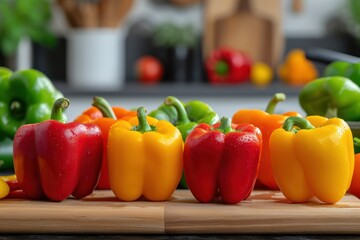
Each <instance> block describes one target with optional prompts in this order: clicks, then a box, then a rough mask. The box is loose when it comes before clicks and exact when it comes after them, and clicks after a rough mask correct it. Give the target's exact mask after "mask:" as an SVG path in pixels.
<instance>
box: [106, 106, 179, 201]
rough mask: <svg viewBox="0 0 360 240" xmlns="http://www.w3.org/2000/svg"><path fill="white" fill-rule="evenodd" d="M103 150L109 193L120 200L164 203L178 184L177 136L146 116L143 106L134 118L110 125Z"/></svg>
mask: <svg viewBox="0 0 360 240" xmlns="http://www.w3.org/2000/svg"><path fill="white" fill-rule="evenodd" d="M107 151H108V164H109V179H110V185H111V190H112V191H113V192H114V194H115V195H116V197H117V198H119V199H120V200H122V201H135V200H137V199H139V198H140V197H141V196H143V197H144V198H145V199H147V200H150V201H165V200H168V199H169V198H170V196H171V195H172V193H173V192H174V191H175V189H176V187H177V185H178V184H179V182H180V179H181V175H182V170H183V140H182V136H181V133H180V131H179V130H178V129H177V128H176V127H175V126H173V125H172V124H171V123H170V122H168V121H165V120H160V121H159V120H157V119H155V118H152V117H148V116H146V113H145V109H144V108H143V107H140V108H139V109H138V117H137V118H132V119H130V120H129V121H123V120H120V121H118V122H117V123H116V124H114V125H112V126H111V128H110V132H109V139H108V147H107Z"/></svg>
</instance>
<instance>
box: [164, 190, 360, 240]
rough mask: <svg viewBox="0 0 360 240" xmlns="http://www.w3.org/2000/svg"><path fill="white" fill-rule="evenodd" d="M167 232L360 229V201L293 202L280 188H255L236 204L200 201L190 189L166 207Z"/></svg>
mask: <svg viewBox="0 0 360 240" xmlns="http://www.w3.org/2000/svg"><path fill="white" fill-rule="evenodd" d="M165 232H166V233H172V234H173V233H188V234H194V233H196V234H200V233H252V234H253V233H261V234H262V233H291V234H295V233H302V234H304V233H313V234H319V233H327V234H332V233H337V234H339V233H342V234H358V233H360V201H359V199H357V198H355V197H354V196H352V195H347V196H346V197H344V199H343V200H342V201H341V202H339V203H337V204H334V205H325V204H322V203H320V202H317V201H315V200H314V201H312V202H310V203H307V204H292V203H290V202H288V201H287V200H286V199H285V197H284V196H283V195H282V194H281V193H279V192H271V191H268V192H266V191H255V192H253V193H252V195H251V197H250V198H249V199H248V200H246V201H243V202H241V203H239V204H237V205H223V204H221V203H215V204H201V203H197V202H196V201H195V200H194V199H193V197H192V196H191V194H190V193H189V192H183V193H182V195H181V197H179V195H178V198H177V199H176V200H174V201H173V202H172V204H171V205H170V204H169V205H168V206H167V207H166V209H165Z"/></svg>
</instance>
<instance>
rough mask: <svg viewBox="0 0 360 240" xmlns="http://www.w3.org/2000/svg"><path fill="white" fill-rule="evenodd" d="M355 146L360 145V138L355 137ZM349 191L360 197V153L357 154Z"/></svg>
mask: <svg viewBox="0 0 360 240" xmlns="http://www.w3.org/2000/svg"><path fill="white" fill-rule="evenodd" d="M354 144H355V146H357V147H359V146H360V139H359V138H355V139H354ZM348 192H349V193H351V194H352V195H354V196H356V197H357V198H360V153H357V154H355V166H354V174H353V177H352V181H351V185H350V188H349V191H348Z"/></svg>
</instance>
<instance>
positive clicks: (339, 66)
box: [323, 61, 351, 77]
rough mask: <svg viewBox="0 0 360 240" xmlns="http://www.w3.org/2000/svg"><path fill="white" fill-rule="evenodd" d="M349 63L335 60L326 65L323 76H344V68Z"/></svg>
mask: <svg viewBox="0 0 360 240" xmlns="http://www.w3.org/2000/svg"><path fill="white" fill-rule="evenodd" d="M350 65H351V63H349V62H344V61H335V62H332V63H330V64H329V65H327V66H326V68H325V70H324V74H323V76H324V77H333V76H340V77H343V76H345V71H346V69H347V68H348V67H349V66H350Z"/></svg>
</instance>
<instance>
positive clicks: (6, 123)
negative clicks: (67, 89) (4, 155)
mask: <svg viewBox="0 0 360 240" xmlns="http://www.w3.org/2000/svg"><path fill="white" fill-rule="evenodd" d="M0 92H1V93H2V94H0V116H1V117H0V132H3V133H4V134H5V135H6V136H7V137H9V138H10V139H13V138H14V136H15V132H16V130H17V129H18V128H19V127H20V126H21V125H24V124H27V123H38V122H42V121H44V120H48V119H49V118H50V115H51V109H52V105H53V103H54V101H55V100H56V99H58V98H60V97H62V94H61V92H59V91H58V90H57V89H55V87H54V86H53V84H52V82H51V81H50V80H49V79H48V78H47V77H46V76H45V75H44V74H43V73H41V72H39V71H37V70H34V69H28V70H21V71H17V72H15V73H12V74H7V75H5V76H3V77H1V76H0ZM61 120H63V121H65V120H66V116H65V114H63V115H61Z"/></svg>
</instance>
